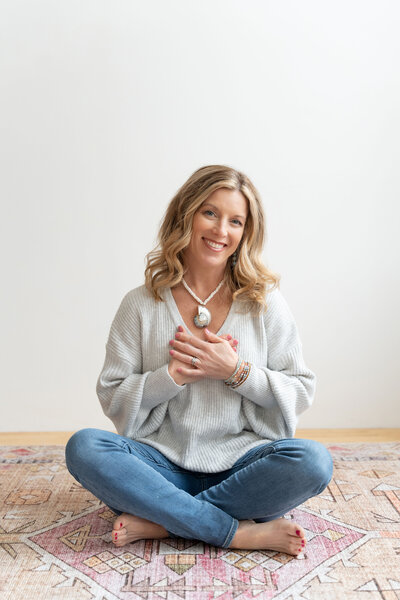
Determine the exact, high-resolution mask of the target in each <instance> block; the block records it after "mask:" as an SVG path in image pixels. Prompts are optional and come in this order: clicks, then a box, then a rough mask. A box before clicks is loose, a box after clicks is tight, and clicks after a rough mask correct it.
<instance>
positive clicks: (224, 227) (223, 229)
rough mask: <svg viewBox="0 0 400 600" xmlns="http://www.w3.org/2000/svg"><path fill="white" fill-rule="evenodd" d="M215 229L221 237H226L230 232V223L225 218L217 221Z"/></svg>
mask: <svg viewBox="0 0 400 600" xmlns="http://www.w3.org/2000/svg"><path fill="white" fill-rule="evenodd" d="M213 229H214V231H215V234H216V235H217V236H218V237H219V238H225V237H226V236H227V234H228V224H227V222H226V220H225V219H218V220H217V221H215V222H214V227H213Z"/></svg>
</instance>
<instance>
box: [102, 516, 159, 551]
mask: <svg viewBox="0 0 400 600" xmlns="http://www.w3.org/2000/svg"><path fill="white" fill-rule="evenodd" d="M167 537H169V535H168V532H167V530H166V529H164V527H163V526H162V525H158V524H157V523H153V522H152V521H147V519H142V518H141V517H137V516H136V515H129V514H128V513H122V515H120V516H119V517H117V518H116V519H115V521H114V524H113V530H112V541H113V544H114V545H115V546H118V547H119V546H125V544H129V543H130V542H136V541H137V540H147V539H156V540H160V539H163V538H167Z"/></svg>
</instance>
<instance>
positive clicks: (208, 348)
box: [170, 329, 238, 381]
mask: <svg viewBox="0 0 400 600" xmlns="http://www.w3.org/2000/svg"><path fill="white" fill-rule="evenodd" d="M204 331H205V334H206V337H207V340H208V341H206V342H205V341H203V340H200V339H199V338H197V337H196V336H194V335H189V334H187V333H185V332H182V333H177V334H176V335H175V339H174V340H171V342H170V345H171V346H172V348H173V350H170V353H171V355H172V356H173V357H174V358H176V359H177V360H179V361H180V362H181V363H182V367H180V368H179V369H178V371H179V372H180V373H181V374H182V375H184V376H185V378H188V379H190V380H191V381H197V380H198V379H203V378H205V377H209V378H211V379H228V377H230V376H231V375H232V373H233V372H234V370H235V368H236V365H237V361H238V356H237V353H236V352H235V351H234V350H233V348H232V345H231V344H230V343H229V341H228V340H225V339H223V338H221V337H219V336H218V335H215V333H211V331H209V330H208V329H205V330H204ZM193 357H196V358H197V359H198V360H197V361H196V367H195V368H193V365H192V359H193Z"/></svg>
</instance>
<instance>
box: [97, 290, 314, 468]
mask: <svg viewBox="0 0 400 600" xmlns="http://www.w3.org/2000/svg"><path fill="white" fill-rule="evenodd" d="M162 297H163V301H156V300H155V299H154V297H153V296H152V295H151V294H150V292H149V291H148V290H147V289H146V287H145V286H144V285H143V286H140V287H137V288H135V289H133V290H130V291H129V292H128V293H127V294H125V296H124V297H123V299H122V301H121V303H120V306H119V308H118V310H117V313H116V315H115V317H114V319H113V321H112V324H111V329H110V333H109V336H108V340H107V343H106V356H105V361H104V365H103V368H102V370H101V373H100V375H99V378H98V380H97V386H96V391H97V395H98V398H99V400H100V403H101V406H102V409H103V412H104V414H105V415H107V417H109V418H110V419H111V421H112V422H113V423H114V425H115V427H116V430H117V432H118V433H119V434H120V435H123V436H126V437H129V438H131V439H134V440H137V441H139V442H143V443H144V444H148V445H150V446H153V447H154V448H156V449H157V450H159V451H160V452H162V453H163V454H164V456H166V457H167V458H168V459H169V460H170V461H172V462H173V463H174V464H176V465H178V466H179V467H181V468H183V469H187V470H190V471H193V472H199V473H217V472H220V471H224V470H226V469H229V468H231V467H232V466H233V465H234V464H235V463H236V462H237V461H238V460H239V459H240V458H241V457H242V456H243V455H244V454H246V453H247V452H248V451H249V450H250V449H252V448H254V447H255V446H260V445H262V444H265V443H267V442H271V441H275V440H278V439H284V438H292V437H293V436H294V434H295V430H296V425H297V421H298V416H299V415H300V414H301V413H302V412H303V411H305V410H306V409H307V408H308V407H309V406H310V405H311V404H312V402H313V399H314V394H315V384H316V376H315V374H314V373H313V372H312V371H311V370H310V369H308V368H307V367H306V365H305V362H304V358H303V351H302V343H301V341H300V337H299V333H298V329H297V326H296V323H295V320H294V317H293V314H292V313H291V311H290V309H289V307H288V304H287V302H286V300H285V299H284V297H283V295H282V293H281V291H280V289H279V288H276V289H275V290H273V291H272V292H270V293H268V294H267V296H266V302H267V311H266V312H265V313H262V314H260V315H253V314H250V313H249V312H242V311H243V303H241V302H239V301H234V302H232V305H231V307H230V310H229V312H228V315H227V317H226V319H225V322H224V323H223V325H222V327H221V328H220V330H219V331H218V332H217V335H221V334H222V333H226V334H228V333H230V334H231V335H232V336H233V337H234V338H236V339H238V340H239V345H238V355H239V356H240V357H241V358H242V359H244V360H245V361H247V362H249V363H251V370H250V374H249V376H248V378H247V379H246V381H244V382H243V383H242V384H241V385H240V386H239V387H237V388H235V389H232V388H231V387H229V386H227V385H226V384H225V383H224V381H222V380H216V379H210V378H206V379H202V380H199V381H196V382H194V383H188V384H185V385H178V384H177V383H176V382H175V381H174V379H173V378H172V377H171V375H170V374H169V371H168V363H169V360H170V354H169V350H170V346H169V340H171V339H173V338H174V336H175V333H176V330H177V327H178V326H179V325H183V326H185V323H184V322H183V319H182V317H181V315H180V313H179V310H178V307H177V305H176V302H175V300H174V297H173V295H172V293H171V290H170V289H169V288H165V289H164V290H163V292H162ZM186 327H187V325H186Z"/></svg>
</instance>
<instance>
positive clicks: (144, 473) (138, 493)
mask: <svg viewBox="0 0 400 600" xmlns="http://www.w3.org/2000/svg"><path fill="white" fill-rule="evenodd" d="M65 454H66V463H67V468H68V470H69V472H70V473H71V475H72V476H73V477H74V478H75V479H76V480H77V481H78V482H79V483H80V484H81V485H82V486H83V487H84V488H86V489H88V490H89V491H90V492H92V494H94V495H95V496H96V497H97V498H99V499H100V500H102V501H103V502H104V504H106V505H107V506H108V507H109V508H111V510H113V511H114V512H115V513H116V514H117V515H119V514H121V513H122V512H125V513H129V514H132V515H137V516H139V517H142V518H144V519H147V520H149V521H153V522H154V523H158V524H159V525H162V526H163V527H164V528H165V529H166V530H167V532H168V534H169V536H170V537H182V538H187V539H198V540H202V541H204V542H207V543H208V544H212V545H214V546H219V547H222V548H228V547H229V546H230V544H231V542H232V539H233V537H234V535H235V533H236V530H237V528H238V525H239V523H238V521H241V520H244V519H253V520H254V521H256V522H265V521H271V520H273V519H277V518H278V517H281V516H283V515H284V514H285V513H287V512H288V511H290V510H291V509H292V508H294V507H296V506H299V505H300V504H302V503H303V502H305V501H306V500H308V498H311V497H312V496H316V495H317V494H320V493H321V492H322V491H323V490H324V489H325V488H326V486H327V485H328V483H329V482H330V480H331V478H332V472H333V464H332V458H331V455H330V453H329V451H328V450H327V449H326V448H325V446H323V445H322V444H320V443H319V442H315V441H313V440H303V439H296V438H293V439H292V438H291V439H282V440H277V441H275V442H268V443H265V444H263V445H262V446H258V447H256V448H253V449H251V450H249V451H248V452H247V453H246V454H245V455H244V456H242V457H241V458H240V459H239V460H237V461H236V463H235V464H234V465H233V467H232V468H230V469H227V470H226V471H221V472H219V473H199V472H195V471H188V470H186V469H183V468H181V467H179V466H178V465H176V464H174V463H173V462H171V461H170V460H168V458H166V457H165V456H164V455H163V454H162V453H161V452H159V451H158V450H156V449H155V448H153V447H152V446H149V445H148V444H143V443H141V442H137V441H135V440H132V439H130V438H127V437H123V436H121V435H118V434H116V433H111V432H109V431H103V430H101V429H90V428H88V429H81V430H80V431H77V432H76V433H74V435H73V436H72V437H71V438H70V439H69V441H68V443H67V446H66V450H65Z"/></svg>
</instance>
